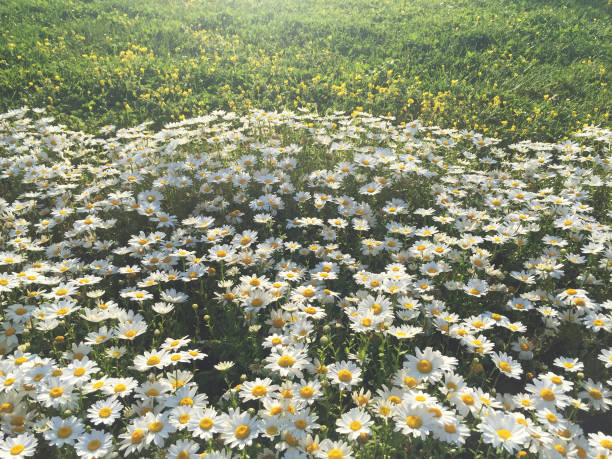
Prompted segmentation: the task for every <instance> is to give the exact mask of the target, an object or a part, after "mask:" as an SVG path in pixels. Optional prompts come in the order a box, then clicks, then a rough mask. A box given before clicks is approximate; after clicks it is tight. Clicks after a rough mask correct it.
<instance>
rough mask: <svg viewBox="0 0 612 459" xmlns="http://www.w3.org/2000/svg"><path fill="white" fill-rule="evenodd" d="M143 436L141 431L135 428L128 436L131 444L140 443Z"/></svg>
mask: <svg viewBox="0 0 612 459" xmlns="http://www.w3.org/2000/svg"><path fill="white" fill-rule="evenodd" d="M143 438H144V433H143V431H142V430H140V429H136V430H135V431H134V432H132V435H131V436H130V441H131V442H132V444H133V445H135V444H137V443H140V442H141V441H142V439H143Z"/></svg>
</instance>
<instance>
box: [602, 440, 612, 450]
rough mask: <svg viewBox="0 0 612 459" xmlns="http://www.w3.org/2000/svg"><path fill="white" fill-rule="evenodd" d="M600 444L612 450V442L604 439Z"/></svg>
mask: <svg viewBox="0 0 612 459" xmlns="http://www.w3.org/2000/svg"><path fill="white" fill-rule="evenodd" d="M599 444H600V445H601V446H602V448H605V449H610V450H612V440H608V439H607V438H604V439H603V440H602V441H601V442H600V443H599Z"/></svg>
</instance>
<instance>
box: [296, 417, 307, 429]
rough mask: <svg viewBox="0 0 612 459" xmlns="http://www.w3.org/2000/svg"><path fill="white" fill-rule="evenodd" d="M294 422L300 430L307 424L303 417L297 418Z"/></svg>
mask: <svg viewBox="0 0 612 459" xmlns="http://www.w3.org/2000/svg"><path fill="white" fill-rule="evenodd" d="M294 424H295V426H296V427H297V428H298V429H300V430H304V429H305V428H306V426H307V425H308V424H307V423H306V421H304V420H303V419H298V420H297V421H295V423H294Z"/></svg>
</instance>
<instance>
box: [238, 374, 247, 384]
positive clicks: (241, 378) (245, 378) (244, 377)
mask: <svg viewBox="0 0 612 459" xmlns="http://www.w3.org/2000/svg"><path fill="white" fill-rule="evenodd" d="M246 380H247V375H245V374H244V373H243V374H241V375H240V381H242V382H244V381H246Z"/></svg>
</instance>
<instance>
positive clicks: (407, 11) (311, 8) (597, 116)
mask: <svg viewBox="0 0 612 459" xmlns="http://www.w3.org/2000/svg"><path fill="white" fill-rule="evenodd" d="M611 11H612V6H611V5H610V2H607V1H606V0H592V1H591V0H589V1H586V0H584V1H579V0H562V1H545V0H529V1H503V0H486V1H485V0H447V1H439V2H438V1H436V2H432V1H431V0H413V1H405V0H404V1H388V0H387V1H380V2H378V1H376V2H374V1H365V0H345V1H342V2H340V1H337V2H330V1H328V0H325V1H324V0H300V1H297V0H292V1H276V0H275V1H273V0H232V1H227V0H202V1H198V0H189V1H184V0H180V1H179V0H166V1H163V2H160V1H152V0H132V1H130V2H124V1H118V0H89V1H76V0H62V1H59V0H6V1H4V2H2V3H1V4H0V17H1V19H2V26H1V28H0V32H1V34H2V39H1V40H0V110H8V109H11V108H15V107H18V106H22V105H24V104H27V105H29V106H49V108H50V111H51V113H52V114H53V115H55V116H57V117H58V118H59V119H60V120H61V121H62V122H64V123H66V124H67V125H68V126H69V127H72V128H79V129H87V130H92V129H94V128H96V127H99V126H101V125H104V124H111V123H112V124H118V125H122V126H126V125H131V124H133V123H135V122H141V121H145V120H155V121H156V122H158V123H163V122H166V121H169V120H173V119H174V120H178V119H180V118H181V117H190V116H196V115H198V114H201V113H205V112H208V111H210V110H213V109H215V108H224V109H232V110H233V109H245V108H249V107H258V108H265V109H271V110H272V109H275V110H280V109H283V108H290V109H293V108H295V107H296V106H308V105H309V106H311V107H312V108H316V109H317V110H319V111H320V112H322V113H324V112H326V111H329V110H343V111H349V112H350V111H352V110H355V109H356V108H357V107H363V109H364V110H367V111H371V112H373V113H376V114H387V113H390V114H392V115H394V116H397V118H398V119H399V120H410V119H414V118H420V119H422V120H424V121H426V122H429V121H431V122H434V123H436V124H439V125H442V126H448V127H451V126H453V125H455V126H457V127H458V128H468V129H477V130H479V131H484V132H486V133H487V134H488V135H495V134H497V135H498V136H499V137H502V138H504V139H508V140H516V139H518V138H525V137H530V138H533V139H538V140H551V139H553V138H560V137H562V136H564V135H567V133H568V132H569V131H571V130H574V129H576V128H579V127H580V125H581V124H582V123H589V124H590V123H595V124H600V123H601V124H606V123H607V120H608V112H609V111H610V97H609V94H608V92H607V85H608V80H609V71H610V69H609V68H608V66H609V63H610V61H611V58H612V27H611V25H610V21H609V19H610V12H611Z"/></svg>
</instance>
